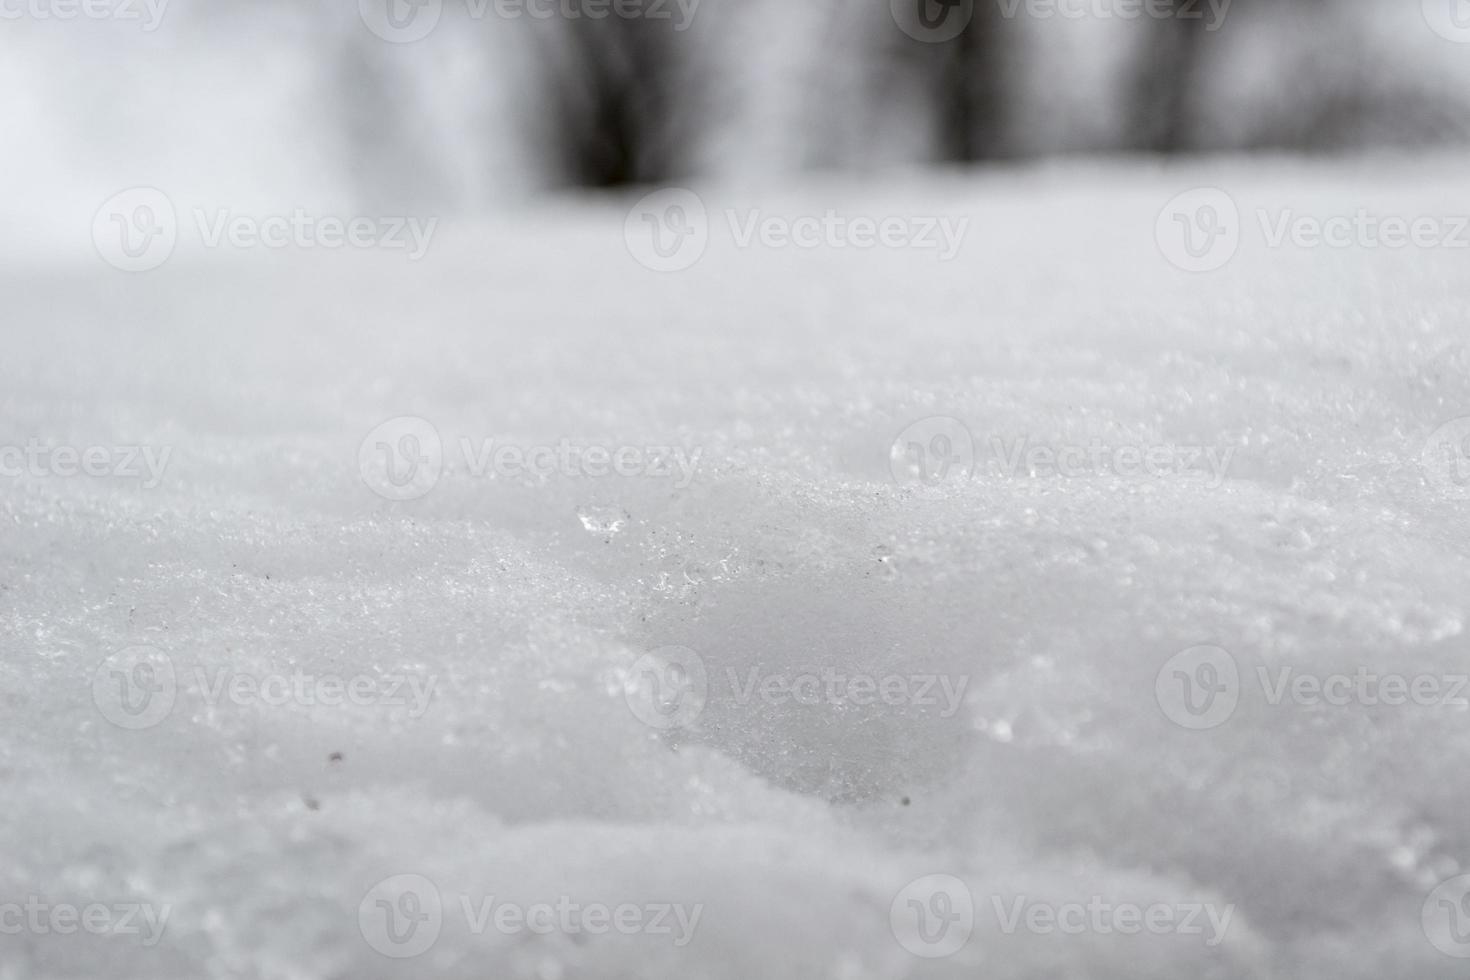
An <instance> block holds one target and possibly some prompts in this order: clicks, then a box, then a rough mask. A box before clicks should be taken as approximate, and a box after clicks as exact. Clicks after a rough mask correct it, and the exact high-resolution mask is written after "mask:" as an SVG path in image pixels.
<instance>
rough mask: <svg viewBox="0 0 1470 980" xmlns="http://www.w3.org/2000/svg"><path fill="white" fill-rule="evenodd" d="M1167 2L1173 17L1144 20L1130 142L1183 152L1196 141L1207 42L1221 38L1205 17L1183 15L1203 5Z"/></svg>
mask: <svg viewBox="0 0 1470 980" xmlns="http://www.w3.org/2000/svg"><path fill="white" fill-rule="evenodd" d="M1166 3H1167V7H1168V9H1169V10H1170V12H1171V15H1170V16H1168V17H1162V18H1158V19H1154V20H1150V21H1145V22H1144V23H1145V24H1147V25H1148V26H1147V31H1146V33H1145V37H1144V43H1143V52H1142V54H1141V55H1140V63H1139V67H1138V71H1137V73H1136V74H1135V77H1134V81H1133V89H1132V91H1131V92H1130V93H1129V96H1130V98H1129V105H1130V106H1131V110H1130V113H1131V122H1130V128H1131V130H1132V133H1131V138H1130V142H1131V143H1132V144H1133V146H1134V147H1135V148H1137V149H1140V150H1144V151H1147V152H1151V153H1182V152H1185V151H1187V150H1189V149H1192V148H1193V146H1194V142H1195V139H1196V135H1195V133H1194V122H1195V119H1196V117H1197V115H1198V112H1199V109H1200V105H1199V98H1200V88H1201V81H1202V78H1201V75H1202V72H1203V70H1204V69H1203V62H1204V51H1205V45H1206V40H1207V39H1208V38H1211V37H1219V36H1221V35H1220V32H1219V31H1218V30H1217V31H1215V32H1214V33H1213V35H1212V34H1211V33H1210V32H1208V31H1207V30H1206V28H1207V24H1206V22H1205V21H1204V20H1203V19H1197V18H1192V17H1184V16H1182V15H1183V14H1184V13H1185V12H1186V9H1190V10H1199V9H1201V8H1202V5H1201V4H1198V3H1194V2H1189V3H1186V2H1185V0H1166Z"/></svg>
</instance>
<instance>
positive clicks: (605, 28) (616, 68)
mask: <svg viewBox="0 0 1470 980" xmlns="http://www.w3.org/2000/svg"><path fill="white" fill-rule="evenodd" d="M560 35H561V36H560V38H558V40H559V41H561V42H562V43H561V44H558V45H554V46H552V48H553V50H552V52H551V53H549V56H548V65H549V68H548V72H547V81H548V87H549V90H550V91H549V98H548V106H549V108H548V110H547V114H546V117H545V118H544V119H542V120H540V122H541V125H542V127H543V129H542V135H543V139H544V141H545V143H546V144H547V146H548V151H549V157H550V162H551V165H552V168H553V169H554V171H555V172H556V173H557V175H558V176H559V178H560V181H561V182H563V183H567V184H571V185H573V186H579V187H598V188H607V187H618V186H622V185H626V184H644V183H658V182H661V181H665V180H669V179H671V178H673V177H677V176H679V175H680V174H681V173H683V172H684V170H685V169H686V166H687V162H688V156H689V142H688V139H687V138H686V137H687V135H688V134H687V132H686V125H685V123H686V121H687V107H686V105H685V104H684V102H683V100H684V99H685V98H687V92H686V91H685V90H686V89H687V86H686V85H684V84H682V81H681V79H682V78H683V73H682V72H681V70H680V65H679V64H678V62H677V61H676V58H675V56H676V54H677V52H676V51H675V47H676V44H675V43H674V42H675V39H676V35H674V34H673V33H672V31H671V29H670V28H669V26H668V23H667V22H666V21H659V20H649V19H647V18H644V17H636V18H629V17H608V18H605V19H602V20H592V19H588V18H581V19H577V20H570V21H568V22H566V24H565V25H563V26H562V27H561V30H560ZM687 38H688V35H677V39H678V40H679V41H685V40H687Z"/></svg>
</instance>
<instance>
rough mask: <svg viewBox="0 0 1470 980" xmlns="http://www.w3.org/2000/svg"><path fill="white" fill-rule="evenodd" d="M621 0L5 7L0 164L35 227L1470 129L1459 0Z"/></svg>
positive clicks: (508, 200)
mask: <svg viewBox="0 0 1470 980" xmlns="http://www.w3.org/2000/svg"><path fill="white" fill-rule="evenodd" d="M36 2H38V3H42V4H44V3H45V0H36ZM154 2H155V3H156V2H158V0H154ZM530 2H533V3H534V2H535V0H530ZM543 2H546V3H551V2H553V0H543ZM620 2H625V3H633V4H635V5H636V4H643V5H652V4H654V3H657V5H658V6H657V8H656V9H657V10H661V11H662V12H663V13H664V14H665V15H667V16H660V17H653V16H644V17H632V18H630V17H608V18H605V19H600V20H594V19H592V18H590V17H588V16H566V15H564V14H561V15H557V16H554V17H550V18H545V17H543V18H535V17H531V16H529V15H527V14H525V13H524V12H523V13H522V15H521V16H507V15H506V14H505V13H504V12H503V11H504V9H505V8H504V6H503V4H500V5H498V0H482V2H478V3H477V2H476V0H361V3H358V2H357V0H334V2H330V3H328V2H316V3H309V2H308V3H303V2H300V0H290V2H287V0H251V2H248V3H247V2H236V0H212V2H207V3H200V2H191V0H173V2H171V3H169V4H168V6H167V8H166V9H165V10H164V11H163V14H162V17H161V18H160V19H159V21H158V24H157V27H156V29H154V30H151V31H150V30H144V29H143V28H142V26H140V24H139V23H137V22H126V21H123V20H96V21H86V20H72V21H65V22H63V21H59V20H55V19H45V18H37V17H21V18H19V19H12V20H8V21H6V22H5V23H4V25H3V26H4V30H3V32H0V84H3V86H4V90H5V92H6V93H7V95H6V98H5V100H3V104H0V126H3V128H4V131H5V133H6V148H5V150H4V151H3V155H0V168H3V170H0V179H4V180H5V181H6V186H7V187H9V188H11V189H13V190H16V191H20V190H21V189H23V192H18V193H15V194H13V195H12V196H11V199H10V200H9V201H8V202H7V205H6V207H5V208H3V209H0V210H3V211H4V212H5V216H6V217H7V218H8V219H10V220H13V221H22V222H24V223H26V224H28V226H29V227H30V228H31V229H32V230H33V231H35V232H36V234H37V235H38V236H39V235H41V234H42V233H43V232H44V226H45V225H46V224H47V223H48V222H50V221H52V220H54V219H55V216H56V215H57V213H58V209H63V210H65V209H66V208H68V207H70V206H72V205H73V203H76V202H80V203H84V204H85V205H87V206H88V207H89V208H94V207H95V206H96V203H97V202H99V201H100V200H102V199H103V198H105V197H106V196H108V195H110V194H112V193H114V192H116V191H117V190H119V189H121V188H123V187H128V186H133V185H138V184H146V185H153V186H157V187H160V188H163V189H164V190H166V191H168V192H169V193H171V194H181V195H183V196H184V197H186V198H191V199H202V200H211V201H231V202H235V203H236V204H237V205H238V206H239V207H241V208H245V207H290V206H328V205H330V206H354V207H364V208H377V209H384V208H416V209H419V211H420V212H422V211H423V210H425V209H433V210H434V211H435V213H452V212H460V211H474V210H482V209H487V208H494V207H496V206H499V205H506V204H518V203H519V202H522V201H524V200H526V199H527V197H528V196H530V195H534V194H537V193H538V192H547V191H557V190H561V189H567V188H608V187H617V186H620V185H628V184H649V183H654V184H656V183H662V182H670V181H680V180H685V179H692V178H694V177H700V176H703V177H711V178H715V179H737V180H745V179H765V178H767V177H769V176H771V175H778V174H784V173H790V172H802V171H828V170H835V171H844V172H862V173H873V172H878V171H885V170H893V169H911V168H914V167H922V166H930V165H940V166H963V165H969V164H974V163H981V162H985V161H1001V162H1003V163H1004V164H1006V165H1010V166H1015V165H1018V164H1019V163H1020V162H1023V161H1028V160H1033V159H1041V158H1048V157H1055V156H1059V155H1064V154H1083V153H1086V154H1108V155H1111V154H1201V153H1240V154H1245V153H1259V152H1284V153H1306V154H1316V153H1333V154H1337V153H1352V152H1359V151H1363V150H1372V149H1389V150H1395V151H1402V150H1411V151H1417V150H1419V149H1421V148H1423V147H1426V146H1433V145H1446V144H1448V145H1460V144H1463V143H1465V142H1466V137H1467V135H1470V44H1465V43H1456V42H1455V40H1452V39H1448V38H1446V37H1445V36H1443V34H1444V32H1442V31H1438V32H1437V31H1436V30H1434V29H1433V28H1432V27H1431V21H1432V20H1433V17H1432V16H1431V15H1430V14H1428V13H1426V11H1427V10H1429V9H1430V8H1431V7H1432V6H1433V5H1434V4H1436V3H1444V4H1447V5H1448V4H1461V3H1464V0H1423V2H1421V0H1234V2H1233V3H1230V4H1229V5H1228V7H1226V8H1225V10H1224V17H1223V20H1222V19H1221V18H1220V17H1219V16H1218V14H1219V13H1220V11H1219V9H1218V8H1219V7H1220V0H1217V2H1216V4H1215V5H1214V6H1211V5H1210V4H1209V3H1208V0H1198V2H1196V0H1151V2H1152V3H1153V4H1154V5H1155V6H1156V7H1158V6H1172V7H1176V8H1178V11H1177V12H1178V13H1182V14H1186V15H1187V14H1188V13H1189V12H1190V11H1193V12H1195V13H1197V14H1198V15H1199V16H1198V17H1190V16H1174V17H1166V18H1158V17H1140V18H1137V19H1124V18H1122V17H1119V16H1116V12H1117V10H1119V9H1122V8H1124V7H1126V6H1127V5H1129V4H1130V3H1137V2H1138V0H1050V2H1052V3H1059V4H1061V5H1062V6H1063V7H1065V8H1066V9H1068V10H1070V11H1073V12H1076V13H1080V14H1081V16H1067V17H1064V16H1059V15H1058V16H1051V17H1043V16H1036V15H1035V14H1034V11H1035V10H1037V9H1046V8H1045V6H1044V5H1043V6H1041V7H1038V6H1037V5H1036V4H1035V2H1034V0H1033V2H1027V0H1014V2H1013V0H974V2H973V9H972V10H970V11H969V17H968V21H967V22H966V26H965V28H964V30H963V31H962V32H961V33H960V34H959V35H958V36H956V37H954V38H952V39H950V40H947V41H944V42H942V43H927V42H925V41H921V40H916V39H915V38H913V37H911V36H910V35H909V34H908V33H905V31H904V30H902V29H900V27H899V24H898V20H899V19H900V18H899V15H898V14H896V12H895V11H896V10H897V9H898V7H901V6H902V3H904V2H912V3H921V2H922V3H928V4H932V3H935V2H936V0H902V2H900V0H894V2H893V3H892V4H890V2H889V0H700V2H698V3H697V4H696V5H695V6H694V7H693V10H692V16H691V17H686V15H685V11H687V10H688V8H689V4H690V3H692V2H693V0H685V4H684V6H683V7H681V6H679V5H678V4H677V3H675V2H674V0H620ZM138 3H139V5H140V6H141V4H142V0H138ZM554 3H555V4H558V5H561V6H565V7H567V8H568V9H570V10H573V11H576V10H579V9H585V7H586V2H585V0H554ZM414 4H418V5H424V4H431V5H433V7H432V9H433V12H434V14H435V17H436V20H435V22H434V27H433V29H432V30H431V31H429V32H428V34H427V36H425V37H423V38H422V39H420V40H417V41H414V42H413V43H393V42H391V41H389V40H385V39H383V38H382V37H379V36H378V35H377V34H375V33H374V32H373V31H372V30H370V29H368V27H367V22H368V21H369V20H370V19H371V18H372V17H373V16H376V15H380V14H381V13H382V11H381V10H380V11H378V14H374V13H373V9H372V8H374V6H375V5H376V6H377V7H385V8H388V9H392V10H396V11H397V13H398V14H399V16H403V14H404V11H408V12H409V13H410V14H411V13H412V12H413V9H414V7H413V6H412V5H414ZM389 5H399V6H395V7H389ZM1464 5H1465V6H1466V7H1467V8H1470V3H1465V4H1464ZM426 9H427V8H426ZM512 9H514V8H512ZM558 9H559V8H558ZM640 9H641V8H640ZM653 9H655V8H650V9H649V11H648V12H652V10H653ZM1452 13H1453V11H1450V10H1448V9H1447V10H1446V12H1445V16H1446V17H1449V16H1451V14H1452ZM1463 13H1465V15H1466V16H1465V18H1464V23H1466V24H1467V27H1470V9H1467V10H1466V11H1463ZM1110 14H1111V15H1110ZM1466 39H1467V40H1470V31H1467V38H1466ZM78 206H80V204H78Z"/></svg>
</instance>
